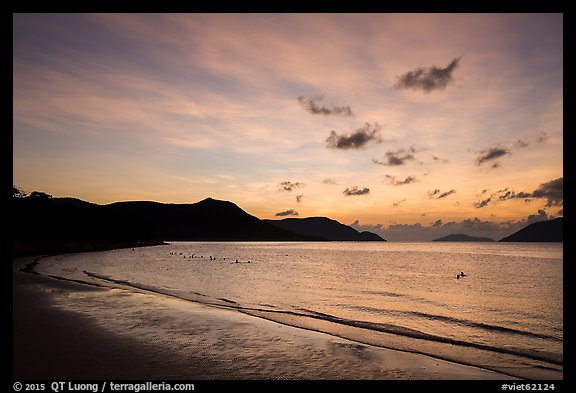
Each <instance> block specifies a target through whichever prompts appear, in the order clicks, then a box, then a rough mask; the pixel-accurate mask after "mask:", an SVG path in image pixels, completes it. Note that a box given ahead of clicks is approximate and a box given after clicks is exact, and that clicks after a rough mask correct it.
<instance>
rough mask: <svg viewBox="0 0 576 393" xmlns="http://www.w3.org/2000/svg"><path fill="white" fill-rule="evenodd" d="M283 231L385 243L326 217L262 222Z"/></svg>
mask: <svg viewBox="0 0 576 393" xmlns="http://www.w3.org/2000/svg"><path fill="white" fill-rule="evenodd" d="M264 221H265V222H267V223H270V224H272V225H275V226H277V227H278V228H282V229H284V230H287V231H290V232H293V233H297V234H300V235H304V236H312V237H322V238H324V239H326V240H331V241H386V240H384V239H383V238H381V237H380V236H378V235H376V234H374V233H371V232H366V231H365V232H362V233H360V232H358V231H357V230H356V229H354V228H352V227H349V226H347V225H344V224H341V223H339V222H338V221H336V220H332V219H330V218H326V217H309V218H285V219H283V220H264Z"/></svg>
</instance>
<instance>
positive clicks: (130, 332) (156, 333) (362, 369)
mask: <svg viewBox="0 0 576 393" xmlns="http://www.w3.org/2000/svg"><path fill="white" fill-rule="evenodd" d="M33 261H34V257H27V258H19V259H17V260H14V261H13V378H15V379H56V378H58V379H112V378H113V379H147V380H149V379H180V380H222V379H237V380H284V379H288V380H301V379H305V380H350V379H355V380H366V379H377V380H430V379H434V380H464V379H471V380H512V379H515V378H514V377H511V376H508V375H504V374H500V373H497V372H493V371H489V370H485V369H481V368H477V367H473V366H466V365H462V364H457V363H452V362H448V361H444V360H439V359H435V358H432V357H428V356H426V355H420V354H413V353H406V352H401V351H396V350H391V349H385V348H380V347H373V346H370V345H365V344H361V343H357V342H354V341H350V340H347V339H343V338H339V337H336V336H331V335H328V334H325V333H320V332H314V331H309V330H305V329H301V328H296V327H292V326H289V325H283V324H280V323H277V322H273V321H269V320H266V319H262V318H259V317H256V316H250V315H247V314H244V313H241V312H238V311H234V310H227V309H219V308H215V307H210V306H205V305H201V304H197V303H191V302H187V301H181V300H178V299H169V298H165V299H164V298H161V297H158V296H152V295H147V294H142V293H136V292H133V291H126V290H112V289H107V288H99V287H94V286H89V285H85V284H80V283H76V282H70V281H63V280H56V279H53V278H50V277H47V276H43V275H39V274H30V273H26V272H23V271H20V268H21V267H24V266H26V265H29V264H30V263H32V262H33ZM106 316H109V318H106Z"/></svg>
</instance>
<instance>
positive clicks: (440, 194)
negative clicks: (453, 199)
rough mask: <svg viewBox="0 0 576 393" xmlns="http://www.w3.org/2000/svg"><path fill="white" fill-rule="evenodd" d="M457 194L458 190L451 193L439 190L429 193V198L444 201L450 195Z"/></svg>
mask: <svg viewBox="0 0 576 393" xmlns="http://www.w3.org/2000/svg"><path fill="white" fill-rule="evenodd" d="M454 193H456V190H454V189H452V190H450V191H445V192H441V191H440V190H439V189H438V188H437V189H435V190H434V191H428V198H431V199H442V198H446V197H447V196H449V195H452V194H454Z"/></svg>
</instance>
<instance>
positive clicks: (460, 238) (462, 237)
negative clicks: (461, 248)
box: [433, 233, 495, 242]
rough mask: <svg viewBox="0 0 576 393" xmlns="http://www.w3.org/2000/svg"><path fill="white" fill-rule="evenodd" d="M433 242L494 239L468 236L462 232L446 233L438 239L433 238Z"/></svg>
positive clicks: (487, 240) (491, 240)
mask: <svg viewBox="0 0 576 393" xmlns="http://www.w3.org/2000/svg"><path fill="white" fill-rule="evenodd" d="M433 241H434V242H494V241H495V240H494V239H491V238H489V237H476V236H468V235H464V234H462V233H459V234H453V235H448V236H444V237H440V238H438V239H434V240H433Z"/></svg>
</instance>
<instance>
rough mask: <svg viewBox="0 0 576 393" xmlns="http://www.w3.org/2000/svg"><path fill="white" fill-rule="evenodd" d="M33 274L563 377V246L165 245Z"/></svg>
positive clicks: (65, 261) (504, 369)
mask: <svg viewBox="0 0 576 393" xmlns="http://www.w3.org/2000/svg"><path fill="white" fill-rule="evenodd" d="M35 270H36V271H37V272H38V273H40V274H46V275H51V276H53V277H59V278H65V279H70V280H76V281H81V282H87V283H92V284H97V285H103V286H109V287H113V288H114V287H123V288H126V287H129V288H131V289H133V290H136V291H142V292H146V293H147V294H152V295H158V296H171V297H175V298H178V299H183V300H186V301H190V302H197V303H202V304H205V305H208V306H214V307H221V308H222V307H224V308H230V309H235V310H238V311H239V312H243V313H246V314H250V315H253V316H255V317H259V318H265V319H268V320H272V321H276V322H278V323H280V324H285V325H291V326H295V327H300V328H304V329H309V330H314V331H318V332H323V333H327V334H330V335H333V336H337V337H341V338H345V339H348V340H352V341H355V342H358V343H362V344H366V345H372V346H377V347H384V348H391V349H395V350H400V351H406V352H412V353H419V354H424V355H428V356H431V357H435V358H439V359H444V360H448V361H452V362H456V363H460V364H465V365H472V366H476V367H480V368H484V369H488V370H493V371H497V372H500V373H504V374H507V375H510V376H514V377H519V378H526V379H534V380H559V379H563V244H562V243H471V242H470V243H468V242H412V243H402V242H294V243H292V242H171V243H170V244H168V245H164V246H155V247H143V248H135V249H121V250H112V251H106V252H96V253H80V254H69V255H60V256H53V257H49V258H46V259H42V260H41V261H40V263H39V264H38V265H37V266H35ZM460 273H464V276H462V275H460Z"/></svg>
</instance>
